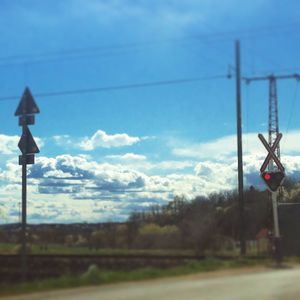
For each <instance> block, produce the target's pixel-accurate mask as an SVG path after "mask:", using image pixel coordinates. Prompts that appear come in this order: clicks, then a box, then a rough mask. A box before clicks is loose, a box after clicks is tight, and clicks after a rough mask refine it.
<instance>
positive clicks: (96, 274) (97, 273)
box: [0, 258, 268, 296]
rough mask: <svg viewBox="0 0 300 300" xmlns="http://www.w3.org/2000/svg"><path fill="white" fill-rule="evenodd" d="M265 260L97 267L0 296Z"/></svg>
mask: <svg viewBox="0 0 300 300" xmlns="http://www.w3.org/2000/svg"><path fill="white" fill-rule="evenodd" d="M267 263H268V261H267V260H264V261H262V260H253V259H251V260H250V259H245V258H243V259H235V260H225V261H224V260H220V259H214V258H208V259H206V260H203V261H199V262H193V263H188V264H186V265H183V266H178V267H174V268H167V269H159V268H152V267H151V268H150V267H149V268H143V269H138V270H134V271H130V272H128V271H127V272H125V271H105V270H101V269H98V267H97V266H94V265H93V266H90V268H89V269H88V270H87V271H86V272H85V273H84V274H82V275H81V276H63V277H60V278H56V279H47V280H39V281H35V282H28V283H20V284H14V285H7V284H6V285H2V286H0V295H2V296H3V295H12V294H23V293H32V292H39V291H47V290H52V289H62V288H72V287H82V286H90V285H101V284H107V283H116V282H123V281H138V280H144V279H153V278H161V277H170V276H178V275H186V274H192V273H199V272H208V271H215V270H221V269H222V270H223V269H232V268H239V267H245V266H247V267H249V266H255V265H258V264H264V265H266V264H267Z"/></svg>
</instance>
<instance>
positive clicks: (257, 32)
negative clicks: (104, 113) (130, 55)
mask: <svg viewBox="0 0 300 300" xmlns="http://www.w3.org/2000/svg"><path fill="white" fill-rule="evenodd" d="M297 26H299V24H287V25H285V26H282V25H281V26H278V25H274V26H265V27H257V28H250V29H245V30H239V31H238V30H236V31H228V32H212V33H208V34H205V33H203V34H195V35H189V36H183V37H180V38H173V39H156V40H149V41H143V42H132V43H126V44H114V45H113V44H112V45H105V46H100V47H86V48H73V49H66V50H57V51H48V52H40V53H35V54H32V53H31V54H29V53H27V54H15V55H8V56H1V57H0V63H1V62H5V63H6V62H7V61H15V60H23V59H26V60H27V61H26V63H31V62H33V63H34V62H35V59H38V61H39V62H41V61H43V60H44V61H46V62H47V61H49V59H50V58H52V59H53V56H55V57H56V59H57V56H60V57H67V56H74V55H78V54H85V55H91V53H93V52H99V51H100V52H101V51H106V54H105V55H109V52H107V51H112V50H118V51H120V50H122V51H123V50H135V49H137V48H139V47H149V46H154V45H160V44H166V43H171V44H174V43H178V42H183V41H189V40H196V41H203V40H205V39H206V40H209V39H225V40H226V39H227V40H228V38H230V39H232V37H237V36H239V37H241V36H244V37H248V38H249V37H251V36H254V37H258V36H265V35H274V32H276V31H275V30H277V31H278V30H279V31H280V30H281V31H282V30H283V31H289V32H290V31H291V30H294V31H295V32H296V30H295V28H297ZM297 33H298V31H297ZM82 57H84V55H81V56H80V57H79V58H82ZM28 59H29V60H28ZM30 59H31V61H30ZM18 63H20V62H18Z"/></svg>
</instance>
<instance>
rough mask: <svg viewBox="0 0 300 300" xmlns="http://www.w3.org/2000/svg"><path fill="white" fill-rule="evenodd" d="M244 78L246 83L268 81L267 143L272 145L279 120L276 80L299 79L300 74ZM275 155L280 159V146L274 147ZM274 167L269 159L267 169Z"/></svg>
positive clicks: (270, 169)
mask: <svg viewBox="0 0 300 300" xmlns="http://www.w3.org/2000/svg"><path fill="white" fill-rule="evenodd" d="M243 79H244V80H246V83H247V84H249V83H251V82H252V81H262V80H267V81H269V122H268V136H269V139H268V142H269V145H270V146H272V145H273V143H274V141H275V140H276V138H277V136H278V134H279V120H278V98H277V80H281V79H296V80H300V74H290V75H280V76H275V75H273V74H272V75H269V76H264V77H250V78H247V77H246V78H243ZM274 152H275V154H276V156H277V157H278V158H279V159H280V146H279V144H278V146H277V147H276V149H275V151H274ZM274 168H277V166H276V164H275V165H274V161H273V160H272V159H270V163H269V165H268V171H269V172H273V171H275V170H274Z"/></svg>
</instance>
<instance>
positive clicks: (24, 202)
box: [21, 125, 27, 281]
mask: <svg viewBox="0 0 300 300" xmlns="http://www.w3.org/2000/svg"><path fill="white" fill-rule="evenodd" d="M25 126H26V125H23V126H22V136H24V137H25V147H27V136H26V130H25ZM26 216H27V165H26V160H25V159H24V160H23V162H22V248H21V259H22V280H23V281H26V278H27V255H26V252H27V249H26V244H27V238H26V223H27V218H26Z"/></svg>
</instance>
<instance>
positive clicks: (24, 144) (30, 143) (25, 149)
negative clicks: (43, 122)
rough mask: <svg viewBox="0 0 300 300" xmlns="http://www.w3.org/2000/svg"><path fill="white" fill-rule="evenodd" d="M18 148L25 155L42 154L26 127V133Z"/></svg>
mask: <svg viewBox="0 0 300 300" xmlns="http://www.w3.org/2000/svg"><path fill="white" fill-rule="evenodd" d="M18 147H19V149H20V150H21V152H22V153H23V154H32V153H39V152H40V150H39V148H38V146H37V145H36V143H35V141H34V139H33V137H32V134H31V132H30V130H29V129H28V127H27V126H26V127H25V131H24V133H23V134H22V136H21V139H20V141H19V144H18Z"/></svg>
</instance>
